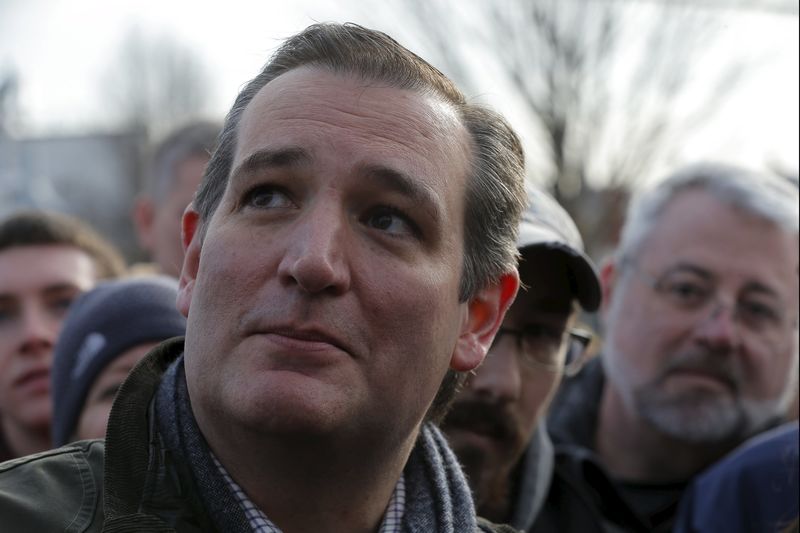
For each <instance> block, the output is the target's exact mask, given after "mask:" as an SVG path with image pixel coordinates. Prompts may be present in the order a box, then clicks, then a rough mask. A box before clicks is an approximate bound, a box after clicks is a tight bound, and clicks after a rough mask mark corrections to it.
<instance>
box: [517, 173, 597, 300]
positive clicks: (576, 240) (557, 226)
mask: <svg viewBox="0 0 800 533" xmlns="http://www.w3.org/2000/svg"><path fill="white" fill-rule="evenodd" d="M527 193H528V207H527V209H526V210H525V212H524V213H523V215H522V221H521V222H520V227H519V235H518V237H517V248H518V249H519V251H520V254H522V257H523V258H525V256H526V251H532V250H534V249H541V248H545V249H549V250H556V251H559V252H562V253H563V254H564V256H565V259H566V264H567V268H568V269H569V272H568V276H569V281H570V285H571V288H572V293H573V294H574V295H575V298H576V299H577V300H578V303H580V305H581V307H582V308H583V309H584V310H585V311H588V312H592V311H596V310H597V309H598V307H600V300H601V294H602V293H601V290H600V280H599V278H598V276H597V269H596V268H595V266H594V263H593V262H592V260H591V259H590V258H589V256H587V255H586V253H585V252H584V248H583V239H581V234H580V232H578V228H577V226H575V222H574V221H573V220H572V218H571V217H570V216H569V215H568V214H567V212H566V211H565V210H564V208H563V207H561V206H560V205H559V204H558V202H556V200H555V199H554V198H553V197H552V196H550V195H549V194H547V193H546V192H545V191H543V190H541V189H539V188H537V187H534V186H532V185H528V186H527ZM522 281H523V282H524V281H525V280H522Z"/></svg>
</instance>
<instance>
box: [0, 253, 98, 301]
mask: <svg viewBox="0 0 800 533" xmlns="http://www.w3.org/2000/svg"><path fill="white" fill-rule="evenodd" d="M94 280H95V271H94V263H93V262H92V259H91V257H89V255H88V254H87V253H86V252H84V251H83V250H80V249H78V248H75V247H72V246H64V245H42V246H40V245H36V246H17V247H13V248H8V249H6V250H3V251H0V296H7V295H9V294H22V293H25V292H28V291H38V290H43V289H46V288H48V287H52V286H58V285H72V286H75V287H77V288H80V289H88V288H89V286H90V285H91V284H92V283H94Z"/></svg>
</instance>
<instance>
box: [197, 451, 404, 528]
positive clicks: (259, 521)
mask: <svg viewBox="0 0 800 533" xmlns="http://www.w3.org/2000/svg"><path fill="white" fill-rule="evenodd" d="M211 458H212V459H213V460H214V464H215V465H217V468H218V469H219V472H220V474H222V477H223V479H225V482H226V483H228V486H229V487H230V488H231V491H232V492H233V495H234V497H235V498H236V501H237V502H239V507H241V508H242V511H244V514H245V516H246V517H247V520H249V521H250V527H251V528H252V529H253V533H282V532H281V530H280V528H278V526H276V525H275V524H273V523H272V521H270V519H269V518H267V515H265V514H264V512H263V511H262V510H261V509H259V508H258V507H256V505H255V504H254V503H253V502H252V501H251V500H250V498H248V497H247V494H245V492H244V491H243V490H242V488H241V487H240V486H239V484H238V483H236V482H235V481H234V480H233V478H231V476H230V474H228V471H227V470H225V467H224V466H222V463H220V462H219V460H218V459H217V458H216V456H215V455H214V454H213V453H212V454H211ZM405 509H406V482H405V478H404V477H403V474H400V479H398V480H397V485H395V487H394V492H393V493H392V497H391V498H390V499H389V505H388V506H387V507H386V512H385V513H384V515H383V521H382V522H381V527H380V529H379V530H378V531H379V533H400V530H401V526H402V524H403V513H404V512H405Z"/></svg>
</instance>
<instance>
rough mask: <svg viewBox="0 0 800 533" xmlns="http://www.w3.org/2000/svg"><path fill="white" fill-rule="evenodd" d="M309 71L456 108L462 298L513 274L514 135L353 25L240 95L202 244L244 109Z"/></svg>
mask: <svg viewBox="0 0 800 533" xmlns="http://www.w3.org/2000/svg"><path fill="white" fill-rule="evenodd" d="M304 66H309V67H318V68H322V69H327V70H330V71H331V72H333V73H336V74H341V75H344V76H354V77H357V78H359V79H361V80H364V81H365V82H375V83H381V84H386V85H388V86H390V87H394V88H397V89H403V90H409V91H415V92H418V93H420V94H423V95H430V96H433V97H436V98H438V99H440V100H442V101H443V102H445V103H447V104H449V105H450V106H452V108H453V109H454V110H455V111H456V113H457V114H458V116H459V117H460V120H461V122H462V124H463V125H464V127H465V129H466V130H467V131H468V132H469V134H470V137H471V149H472V150H471V151H472V161H471V170H470V175H469V176H468V177H467V186H466V191H465V213H464V219H465V228H464V235H465V237H464V260H463V264H462V272H461V279H460V286H459V298H460V299H461V301H468V300H469V299H470V298H472V297H473V296H475V295H476V294H477V293H478V291H480V290H481V289H483V288H485V287H487V286H489V285H490V284H492V283H494V282H496V281H498V280H499V279H500V277H501V276H502V275H503V274H505V273H507V272H510V271H513V270H514V269H515V268H516V264H517V249H516V235H517V227H518V224H519V219H520V216H521V213H522V210H523V209H524V207H525V202H526V196H525V186H524V167H525V158H524V155H523V151H522V145H521V143H520V141H519V138H518V137H517V135H516V133H514V130H513V129H512V128H511V126H510V125H509V124H508V123H507V122H506V121H505V120H504V119H503V118H502V117H501V116H500V115H499V114H497V113H495V112H493V111H491V110H489V109H487V108H484V107H482V106H480V105H477V104H473V103H468V102H467V100H466V98H465V97H464V95H463V94H462V93H461V91H460V90H459V89H458V88H457V87H456V86H455V84H454V83H453V82H452V81H450V79H448V78H447V77H446V76H445V75H444V74H442V73H441V72H440V71H439V70H437V69H436V68H435V67H433V66H431V65H430V64H429V63H427V62H426V61H425V60H423V59H422V58H420V57H419V56H417V55H416V54H414V53H413V52H411V51H409V50H407V49H406V48H404V47H403V46H401V45H400V44H399V43H398V42H397V41H395V40H394V39H392V38H391V37H389V36H388V35H386V34H385V33H382V32H378V31H374V30H370V29H367V28H364V27H362V26H359V25H356V24H330V23H327V24H314V25H312V26H309V27H308V28H306V29H305V30H303V31H302V32H300V33H299V34H297V35H295V36H293V37H290V38H289V39H288V40H287V41H285V42H284V43H283V45H281V47H280V48H279V49H278V50H277V51H276V52H275V54H274V55H273V56H272V58H271V59H270V61H269V62H268V63H267V64H266V66H265V67H264V68H263V69H262V71H261V72H260V73H259V74H258V75H257V76H256V77H255V78H254V79H253V80H251V81H250V82H249V83H248V84H247V85H245V87H244V89H242V91H241V92H240V93H239V95H238V97H237V98H236V101H235V102H234V104H233V107H232V108H231V110H230V112H229V113H228V116H227V117H226V119H225V124H224V126H223V129H222V133H221V135H220V139H219V146H218V148H217V150H216V151H215V152H214V154H213V156H212V158H211V161H210V162H209V164H208V167H207V168H206V173H205V176H204V177H203V182H202V184H201V185H200V188H199V190H198V192H197V196H196V198H195V203H194V205H195V208H196V209H197V211H198V212H199V213H200V218H201V224H202V226H201V228H200V232H201V234H200V235H201V238H202V236H203V235H204V232H205V229H206V226H207V223H208V221H210V220H211V217H212V216H213V214H214V211H215V210H216V208H217V206H218V205H219V202H220V200H221V198H222V196H223V194H224V192H225V187H226V186H227V183H228V179H229V177H230V173H231V171H232V166H233V156H234V153H235V151H236V140H237V129H238V125H239V121H240V120H241V118H242V115H243V113H244V111H245V109H246V108H247V105H248V104H249V103H250V101H251V100H252V99H253V98H254V97H255V95H256V94H257V93H258V92H259V91H260V90H261V89H262V88H263V87H264V86H265V85H266V84H267V83H269V82H270V81H272V80H274V79H275V78H277V77H278V76H280V75H282V74H285V73H286V72H288V71H290V70H294V69H297V68H300V67H304ZM465 378H466V374H462V373H456V372H453V371H450V372H448V374H447V376H446V377H445V378H444V381H443V383H442V387H441V388H440V389H439V393H438V394H437V396H436V398H435V399H434V401H433V404H432V406H431V408H430V410H429V411H428V415H427V417H426V418H427V419H429V420H434V421H438V420H441V418H442V417H443V416H444V414H445V412H446V410H447V408H448V406H449V405H450V403H451V401H452V398H453V397H454V396H455V394H456V392H457V389H458V388H459V386H460V384H462V383H463V381H464V379H465Z"/></svg>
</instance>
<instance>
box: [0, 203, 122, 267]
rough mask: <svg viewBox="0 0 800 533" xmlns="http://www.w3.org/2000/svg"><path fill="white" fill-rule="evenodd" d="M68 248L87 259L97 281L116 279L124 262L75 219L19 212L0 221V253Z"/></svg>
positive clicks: (110, 245) (102, 239) (49, 214)
mask: <svg viewBox="0 0 800 533" xmlns="http://www.w3.org/2000/svg"><path fill="white" fill-rule="evenodd" d="M51 245H52V246H71V247H73V248H77V249H79V250H81V251H83V252H84V253H86V255H88V256H89V257H90V258H91V260H92V262H93V263H94V267H95V274H96V276H97V279H108V278H116V277H119V276H121V275H122V274H123V273H124V272H125V261H124V260H123V259H122V256H121V255H120V253H119V252H118V251H117V250H116V248H114V246H113V245H112V244H111V243H109V242H108V241H106V240H105V239H104V238H103V237H101V236H100V235H99V234H98V233H97V232H96V231H94V230H93V229H92V228H91V227H89V226H88V225H87V224H85V223H83V222H81V221H80V220H78V219H77V218H74V217H71V216H68V215H64V214H60V213H52V212H48V211H36V210H29V211H19V212H16V213H12V214H11V215H9V216H8V217H6V218H4V219H3V220H2V221H0V253H3V252H4V251H6V250H9V249H11V248H18V247H22V246H51Z"/></svg>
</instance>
